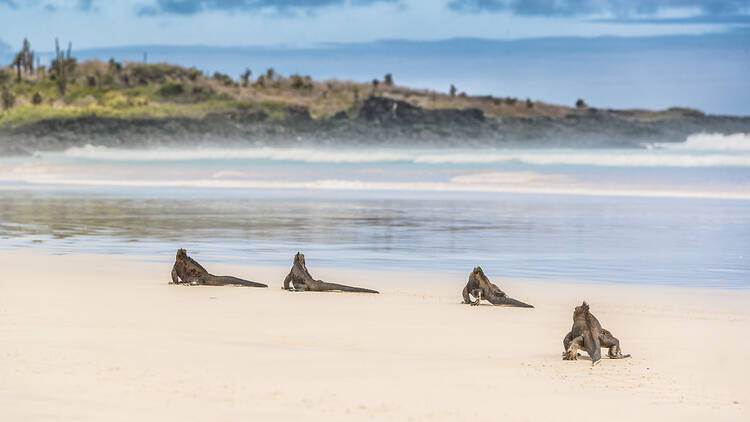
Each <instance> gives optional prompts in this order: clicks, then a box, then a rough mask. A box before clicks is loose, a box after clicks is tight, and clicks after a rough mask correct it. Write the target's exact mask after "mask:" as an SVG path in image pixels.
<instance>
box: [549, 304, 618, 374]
mask: <svg viewBox="0 0 750 422" xmlns="http://www.w3.org/2000/svg"><path fill="white" fill-rule="evenodd" d="M563 346H564V347H565V352H563V359H564V360H577V359H578V350H579V349H583V350H585V351H586V352H588V354H589V356H590V357H591V366H594V365H596V364H597V363H599V361H600V360H601V358H602V347H606V348H608V349H609V352H608V353H607V354H608V355H609V358H610V359H624V358H629V357H630V355H623V354H622V351H621V350H620V340H617V339H616V338H615V336H613V335H612V333H610V332H609V331H608V330H605V329H604V328H602V325H601V324H599V320H598V319H596V317H595V316H594V315H592V314H591V312H589V304H588V303H586V302H583V304H582V305H581V306H576V309H575V311H573V328H572V329H571V330H570V332H569V333H568V335H566V336H565V338H564V339H563Z"/></svg>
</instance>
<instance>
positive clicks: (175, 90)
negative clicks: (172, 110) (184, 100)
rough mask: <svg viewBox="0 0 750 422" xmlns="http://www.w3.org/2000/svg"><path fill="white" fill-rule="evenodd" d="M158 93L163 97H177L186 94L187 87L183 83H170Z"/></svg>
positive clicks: (163, 86)
mask: <svg viewBox="0 0 750 422" xmlns="http://www.w3.org/2000/svg"><path fill="white" fill-rule="evenodd" d="M156 93H157V94H159V95H161V96H162V97H176V96H178V95H182V94H184V93H185V86H184V85H183V84H181V83H177V82H169V83H166V84H164V85H162V86H161V87H160V88H159V90H158V91H156Z"/></svg>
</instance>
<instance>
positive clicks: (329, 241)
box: [0, 136, 750, 288]
mask: <svg viewBox="0 0 750 422" xmlns="http://www.w3.org/2000/svg"><path fill="white" fill-rule="evenodd" d="M720 141H721V142H715V143H713V144H712V145H713V148H710V147H708V148H707V147H705V146H704V147H701V145H700V143H699V142H698V143H697V141H695V140H694V141H693V143H692V144H690V143H688V145H687V146H688V147H689V148H685V144H682V145H679V146H675V147H672V146H667V148H666V149H643V150H630V151H617V150H544V151H540V150H483V151H476V150H475V151H460V150H406V149H404V150H397V149H390V150H381V149H355V148H352V149H348V150H347V149H343V150H342V149H339V150H321V149H316V148H312V147H308V148H297V149H273V148H255V149H233V150H232V149H221V148H213V149H194V150H187V151H184V150H181V151H172V150H166V149H164V150H151V151H117V150H108V149H102V148H82V149H75V150H69V151H67V152H65V153H62V154H41V155H38V156H36V157H31V158H12V159H10V158H6V159H0V165H1V166H2V167H0V201H1V202H0V203H1V204H2V206H1V207H0V217H1V219H0V248H2V249H5V250H9V249H16V248H36V249H39V250H43V251H47V252H53V253H73V252H93V253H115V254H134V255H136V254H137V255H144V254H145V255H151V256H154V257H155V259H157V260H164V261H169V260H170V259H171V257H172V256H173V254H174V251H175V249H176V248H178V247H186V248H187V249H188V251H189V253H191V254H192V255H193V256H195V257H196V258H198V259H200V260H201V261H207V262H210V261H226V262H232V263H241V264H248V265H250V264H253V265H279V266H285V265H289V264H290V263H291V258H292V256H293V254H294V253H295V252H297V251H302V252H304V253H305V254H306V257H307V262H308V264H309V265H310V266H311V267H313V268H314V267H315V266H336V267H349V268H367V269H376V268H377V269H397V270H398V269H408V270H414V269H416V270H420V269H425V270H431V271H441V272H452V273H456V274H468V272H469V271H470V270H471V269H472V268H473V267H474V266H476V265H481V266H482V267H483V268H484V269H485V271H486V272H488V273H489V274H491V275H493V276H494V277H502V276H506V277H524V278H537V279H550V280H552V279H558V280H559V279H575V280H584V281H591V282H611V283H648V284H667V285H688V286H701V287H723V288H747V287H750V241H748V239H750V141H747V138H746V137H743V136H740V138H736V139H731V138H722V139H721V140H720ZM722 142H723V143H722ZM704 144H705V142H704ZM746 144H747V145H748V147H747V148H743V146H744V145H746ZM727 145H729V147H727ZM719 147H721V148H719ZM472 157H473V159H472ZM498 157H512V158H502V159H501V158H498ZM529 157H531V158H529ZM540 157H541V158H540ZM706 157H711V158H710V160H712V161H710V162H709V161H707V159H706Z"/></svg>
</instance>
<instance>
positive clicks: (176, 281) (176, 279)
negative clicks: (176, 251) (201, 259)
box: [172, 265, 180, 284]
mask: <svg viewBox="0 0 750 422" xmlns="http://www.w3.org/2000/svg"><path fill="white" fill-rule="evenodd" d="M179 282H180V278H179V277H178V276H177V266H175V265H173V266H172V283H173V284H179Z"/></svg>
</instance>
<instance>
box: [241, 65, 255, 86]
mask: <svg viewBox="0 0 750 422" xmlns="http://www.w3.org/2000/svg"><path fill="white" fill-rule="evenodd" d="M252 74H253V72H252V70H250V69H249V68H245V71H244V72H242V74H241V75H240V79H242V86H247V85H248V84H249V83H250V76H251V75H252Z"/></svg>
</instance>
